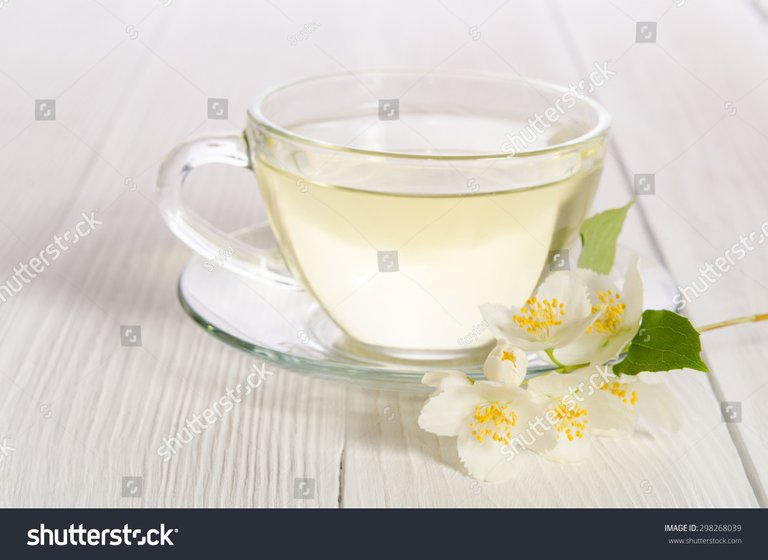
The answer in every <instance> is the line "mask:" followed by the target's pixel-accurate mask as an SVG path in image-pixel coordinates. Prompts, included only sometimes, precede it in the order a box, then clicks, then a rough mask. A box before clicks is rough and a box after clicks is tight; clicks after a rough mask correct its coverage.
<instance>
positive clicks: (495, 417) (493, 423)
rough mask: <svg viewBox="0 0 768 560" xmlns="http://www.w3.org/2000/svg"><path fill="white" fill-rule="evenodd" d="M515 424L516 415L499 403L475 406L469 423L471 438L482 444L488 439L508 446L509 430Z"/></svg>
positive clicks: (510, 436)
mask: <svg viewBox="0 0 768 560" xmlns="http://www.w3.org/2000/svg"><path fill="white" fill-rule="evenodd" d="M515 424H517V414H515V412H514V411H513V410H510V409H509V406H508V405H506V404H503V403H501V402H499V401H494V402H492V403H487V404H479V405H477V406H475V415H474V416H473V421H472V422H470V423H469V427H470V429H471V430H472V436H474V438H475V439H476V440H477V441H479V442H480V443H483V442H484V441H485V438H487V437H490V438H491V439H493V441H495V442H498V443H504V445H509V442H510V440H511V439H512V434H511V428H512V427H513V426H514V425H515Z"/></svg>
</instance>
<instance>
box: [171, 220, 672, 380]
mask: <svg viewBox="0 0 768 560" xmlns="http://www.w3.org/2000/svg"><path fill="white" fill-rule="evenodd" d="M235 236H236V237H237V238H238V239H241V240H243V241H245V242H246V243H251V244H253V245H257V246H260V247H266V248H270V247H271V248H274V247H275V246H274V238H273V236H272V233H271V230H270V228H269V225H268V224H266V223H262V224H258V225H254V226H251V227H248V228H246V229H243V230H241V231H239V232H236V233H235ZM274 250H275V251H276V249H274ZM629 252H630V251H629V250H628V249H626V248H623V247H619V250H618V251H617V255H616V266H615V270H616V271H620V273H621V274H623V271H624V270H625V269H626V262H627V259H628V255H629ZM219 258H220V259H226V255H221V256H220V257H219ZM641 268H642V276H643V281H644V285H645V294H644V295H645V306H646V308H649V309H672V308H673V297H674V296H675V294H677V287H676V285H675V282H674V281H673V279H672V277H671V276H670V274H669V272H668V271H667V270H666V269H665V268H664V267H663V266H661V265H660V264H659V263H657V262H655V261H653V260H651V259H649V258H647V257H643V258H642V261H641ZM617 274H618V272H617ZM621 274H618V275H617V276H616V277H615V278H614V280H616V281H617V283H618V284H619V285H621V282H622V278H621ZM178 296H179V301H180V302H181V306H182V307H183V308H184V310H185V311H186V312H187V313H188V314H189V316H190V317H192V319H194V320H195V321H196V322H197V323H198V324H199V325H200V326H201V327H203V328H204V329H205V330H206V331H208V332H209V333H210V334H212V335H213V336H215V337H216V338H218V339H220V340H222V341H224V342H226V343H227V344H229V345H231V346H234V347H235V348H239V349H241V350H244V351H245V352H248V353H249V354H252V355H253V356H256V357H257V358H259V359H262V360H264V361H266V362H269V363H271V364H273V365H275V366H277V367H280V368H285V369H289V370H291V371H295V372H297V373H301V374H305V375H311V376H314V377H320V378H324V379H330V380H333V381H340V382H343V383H350V384H354V385H358V386H363V387H367V388H371V389H380V390H395V391H422V390H429V388H428V387H425V386H423V385H422V384H421V377H422V376H423V375H424V372H426V371H430V370H436V369H461V370H462V371H465V372H467V373H468V374H470V375H471V376H473V377H481V376H482V362H483V360H484V357H485V355H486V354H487V352H488V350H490V347H489V348H487V349H482V350H480V351H478V352H476V354H475V355H469V354H468V355H465V356H463V357H462V358H461V359H458V358H457V359H454V360H450V361H439V362H438V361H432V362H424V361H422V362H416V361H409V360H407V359H404V358H392V357H387V356H381V355H378V356H376V355H372V354H369V353H367V352H365V351H362V349H361V347H360V346H359V345H358V344H356V343H355V342H354V341H352V340H350V339H349V337H347V336H346V335H345V334H344V333H343V332H342V331H341V329H339V328H338V327H337V326H336V325H335V324H334V323H333V322H332V321H331V320H330V318H329V317H328V316H327V315H326V314H325V312H324V311H323V310H322V309H321V308H320V307H319V306H318V305H317V304H316V303H315V302H314V301H313V300H312V298H311V297H310V296H309V295H308V294H307V293H306V292H305V291H303V290H301V289H296V288H291V287H285V286H281V285H276V284H271V283H267V282H260V281H254V280H250V279H246V278H244V277H242V276H239V275H237V274H235V273H232V272H229V271H228V270H225V269H224V268H223V267H221V266H220V263H219V262H217V260H216V259H214V260H211V261H206V260H205V259H203V258H202V257H195V258H193V259H192V260H191V261H190V262H189V264H187V266H186V267H185V268H184V270H183V271H182V273H181V277H180V278H179V285H178ZM529 358H530V365H529V369H528V374H529V375H536V374H540V373H544V372H546V371H549V370H550V369H551V366H550V365H549V364H547V363H545V362H544V361H542V360H541V359H540V358H538V356H536V355H534V354H531V355H530V356H529Z"/></svg>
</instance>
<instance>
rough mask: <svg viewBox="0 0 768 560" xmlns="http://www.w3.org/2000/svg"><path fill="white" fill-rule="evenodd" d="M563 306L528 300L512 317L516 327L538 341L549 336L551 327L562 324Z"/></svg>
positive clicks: (533, 299) (552, 301)
mask: <svg viewBox="0 0 768 560" xmlns="http://www.w3.org/2000/svg"><path fill="white" fill-rule="evenodd" d="M564 317H565V304H564V303H561V302H559V301H558V300H557V298H555V299H553V300H551V301H550V300H548V299H541V300H540V299H538V298H536V297H532V298H529V299H528V300H527V301H526V302H525V307H523V308H522V309H521V310H520V313H519V314H516V315H514V316H513V317H512V320H513V321H514V322H515V323H516V324H517V326H518V327H520V328H521V329H523V330H525V331H526V332H527V333H528V334H530V335H532V336H534V337H535V338H539V339H546V338H547V337H548V336H549V330H550V328H551V327H556V326H558V325H562V324H563V318H564Z"/></svg>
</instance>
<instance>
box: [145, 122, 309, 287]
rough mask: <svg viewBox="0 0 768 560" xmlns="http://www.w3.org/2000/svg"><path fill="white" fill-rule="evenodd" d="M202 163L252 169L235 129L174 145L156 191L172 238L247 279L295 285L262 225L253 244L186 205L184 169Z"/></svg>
mask: <svg viewBox="0 0 768 560" xmlns="http://www.w3.org/2000/svg"><path fill="white" fill-rule="evenodd" d="M207 163H225V164H227V165H232V166H234V167H244V168H247V169H252V166H251V160H250V157H249V155H248V146H247V144H246V142H245V139H244V138H243V134H242V133H240V132H228V133H222V134H206V135H203V136H199V137H197V138H193V139H191V140H188V141H186V142H184V143H183V144H179V145H178V146H176V147H175V148H174V149H173V150H172V151H171V152H170V153H169V154H168V155H167V156H166V157H165V159H164V160H163V163H162V164H161V166H160V171H159V173H158V178H157V190H158V193H159V195H160V205H161V207H162V211H163V216H164V217H165V221H166V222H167V223H168V227H170V228H171V231H173V233H174V234H176V236H177V237H178V238H179V239H181V240H182V241H183V242H184V243H186V244H187V245H189V246H190V247H191V248H192V249H194V250H195V251H197V252H198V253H200V254H201V255H202V256H203V257H205V258H206V259H207V262H208V263H210V266H221V267H222V268H226V269H227V270H231V271H232V272H236V273H237V274H241V275H243V276H246V277H248V278H253V279H257V280H263V281H267V282H269V283H272V284H279V285H281V286H285V287H287V288H294V289H300V285H299V283H298V282H297V281H296V279H295V278H294V277H293V276H291V274H290V272H288V269H287V267H286V265H285V261H284V260H283V258H282V256H281V255H280V251H279V250H278V249H277V245H276V243H275V241H274V236H273V235H272V234H271V231H270V230H268V226H265V228H264V229H263V230H260V231H258V232H256V234H258V235H257V236H255V241H256V243H257V244H249V243H245V242H243V241H241V240H240V239H237V238H235V237H233V236H232V235H229V234H227V233H225V232H223V231H221V230H219V229H217V228H216V227H214V226H213V225H212V224H210V223H209V222H207V221H206V220H205V219H203V218H202V217H201V216H200V215H198V214H197V213H196V212H194V211H193V210H190V209H189V208H187V207H186V205H185V204H184V202H183V197H182V190H183V189H182V187H183V185H184V180H185V179H186V178H187V175H189V172H190V171H192V170H193V169H196V168H198V167H200V166H202V165H205V164H207Z"/></svg>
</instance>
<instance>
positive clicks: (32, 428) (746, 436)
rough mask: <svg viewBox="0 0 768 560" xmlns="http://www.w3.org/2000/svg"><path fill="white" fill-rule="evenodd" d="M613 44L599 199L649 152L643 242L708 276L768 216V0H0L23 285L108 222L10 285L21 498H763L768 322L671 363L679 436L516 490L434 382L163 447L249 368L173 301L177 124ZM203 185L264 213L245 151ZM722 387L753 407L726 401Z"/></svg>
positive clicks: (182, 503)
mask: <svg viewBox="0 0 768 560" xmlns="http://www.w3.org/2000/svg"><path fill="white" fill-rule="evenodd" d="M313 22H315V23H313ZM639 22H640V23H641V24H642V22H656V23H657V28H656V36H655V42H636V39H637V37H638V35H637V33H638V32H639V33H641V36H642V37H643V38H648V40H650V38H651V37H652V35H648V33H649V32H650V31H649V30H650V28H648V27H645V28H641V29H640V31H638V23H639ZM316 24H319V26H318V25H316ZM307 25H309V27H312V28H315V29H314V30H313V31H312V32H311V33H308V34H305V35H303V36H302V39H303V40H301V41H298V42H297V41H296V37H295V35H296V34H297V33H299V32H300V31H301V30H302V29H304V28H305V26H307ZM291 36H294V37H293V40H292V39H290V37H291ZM292 43H295V44H292ZM605 61H609V63H610V66H611V68H612V69H613V70H614V71H615V72H616V74H615V76H613V77H612V78H611V79H610V81H609V82H608V83H606V84H605V85H604V86H602V87H601V88H599V89H598V90H597V91H596V92H595V97H596V98H598V99H599V100H600V101H601V102H602V103H603V104H605V106H606V107H607V108H608V109H609V111H610V112H611V113H612V115H613V117H614V136H613V140H612V148H611V153H610V156H609V159H608V162H607V169H606V172H605V174H604V178H603V181H602V185H601V189H600V193H599V200H598V202H597V205H596V209H601V208H605V207H610V206H616V205H618V204H621V203H623V202H625V201H626V200H628V199H629V198H630V196H632V194H633V189H634V187H633V177H634V175H635V174H639V173H652V174H654V175H655V191H656V193H655V194H654V195H647V196H641V197H640V202H639V204H638V205H637V206H636V209H635V210H634V211H633V213H632V216H631V218H630V220H629V222H628V224H627V226H626V228H625V233H624V237H623V238H622V240H623V242H625V243H627V244H630V245H632V246H633V247H636V248H638V249H640V250H642V251H645V252H646V253H648V254H652V255H655V256H656V257H657V258H658V259H660V260H662V261H663V262H664V263H666V265H667V266H668V267H669V268H670V269H671V271H672V272H673V274H674V276H675V279H676V281H677V282H678V283H679V284H680V285H688V284H690V283H691V282H693V281H695V280H696V279H697V278H698V277H699V275H700V272H699V267H700V266H705V265H706V263H707V262H712V261H714V259H715V258H716V257H718V256H721V255H723V254H724V252H725V251H726V249H727V248H729V247H731V246H732V245H733V244H734V243H737V242H738V241H739V236H740V235H748V234H749V232H751V231H757V230H759V229H760V227H761V226H762V224H763V223H764V222H765V221H766V220H768V186H766V185H767V183H766V177H768V157H767V156H768V104H767V103H766V99H767V97H768V4H766V2H765V1H764V0H754V1H749V0H744V1H728V2H726V1H720V2H717V1H705V0H689V1H684V0H678V1H677V2H672V1H671V0H658V1H649V2H643V3H638V2H630V1H628V0H612V1H609V0H587V1H583V2H568V1H564V0H560V1H552V2H538V1H537V2H533V1H515V0H512V1H503V0H494V1H487V2H484V1H483V2H472V3H469V2H458V1H454V0H442V1H434V2H433V1H418V2H417V1H414V0H401V1H394V2H384V1H374V2H342V1H327V2H314V3H310V2H300V1H291V2H279V3H278V1H277V0H265V1H260V2H245V1H241V2H236V1H225V2H203V1H199V0H195V1H193V0H184V1H181V0H177V1H171V0H167V1H165V2H158V1H157V0H143V1H138V0H136V1H131V2H128V1H127V0H124V1H120V0H99V1H92V0H77V1H71V2H66V3H65V2H54V1H53V0H50V1H45V2H43V1H41V2H37V1H29V0H24V1H22V0H3V1H0V101H1V103H0V193H2V197H0V233H2V235H0V276H2V277H0V282H4V281H5V280H6V279H8V278H11V276H12V275H13V268H14V266H16V265H17V264H18V263H19V262H25V263H26V262H29V260H30V258H31V257H33V256H35V255H37V254H39V253H40V251H41V250H44V249H45V248H46V246H48V245H49V244H50V243H52V242H53V240H54V235H60V234H61V233H62V232H64V231H67V230H70V229H72V228H73V227H74V226H75V224H76V223H77V222H78V221H79V220H80V219H81V214H82V213H83V212H85V213H86V214H88V213H90V212H91V211H95V212H96V216H97V218H98V219H99V220H101V221H102V222H103V224H102V225H100V226H98V227H97V228H96V230H95V231H93V232H91V234H90V235H89V236H88V237H86V238H82V239H80V240H79V242H78V243H77V244H76V245H73V246H72V247H71V248H70V249H69V250H68V251H66V252H63V253H62V254H61V256H60V258H58V259H57V260H55V261H54V262H52V263H51V265H50V266H49V267H47V268H46V269H45V270H44V271H43V272H42V273H40V274H38V275H37V278H35V279H34V280H33V281H31V282H29V283H28V284H25V285H24V287H23V289H22V290H21V291H20V292H19V293H16V294H14V295H13V296H12V297H9V298H7V301H5V302H3V303H0V444H2V445H3V447H2V448H0V449H2V451H0V506H62V507H73V506H79V507H83V506H106V507H139V506H146V507H162V506H171V507H202V506H206V507H241V506H247V507H264V506H267V507H313V506H321V507H357V506H406V507H410V506H438V507H440V506H503V507H551V506H587V507H595V506H599V507H603V506H618V507H635V506H639V507H646V506H657V507H683V506H693V507H699V506H702V507H708V506H715V507H726V506H730V507H756V506H765V505H767V504H768V498H767V497H766V486H768V435H766V434H768V374H766V367H765V364H766V362H767V361H768V327H765V326H763V325H751V326H744V327H738V328H734V329H732V330H729V331H717V332H713V333H708V334H706V335H704V338H703V342H704V347H705V359H706V360H707V361H708V362H709V364H710V365H711V367H712V370H713V372H712V374H710V375H704V374H700V373H695V372H683V373H680V374H679V375H674V376H673V380H672V386H673V389H674V391H675V393H676V394H677V396H678V397H679V399H680V401H681V403H682V406H683V408H684V411H685V415H686V419H687V422H686V425H685V427H684V429H683V430H682V431H681V432H679V433H675V434H668V433H664V432H659V431H655V430H643V431H641V432H640V433H638V434H637V435H636V436H635V437H633V438H631V439H627V440H621V441H607V442H601V443H599V444H598V445H597V446H596V449H595V453H594V454H593V456H592V458H591V459H590V460H589V461H588V462H586V463H584V464H581V465H578V466H561V465H557V464H550V463H544V462H541V463H540V464H538V465H537V466H535V467H527V468H526V469H523V470H521V472H520V473H519V476H518V477H517V478H516V479H514V480H512V481H510V482H509V483H506V484H498V485H485V484H480V483H477V482H474V481H472V480H471V479H470V478H468V477H467V476H465V475H464V474H463V472H462V470H461V468H460V465H459V464H458V460H457V456H456V449H455V443H454V441H453V440H449V439H446V440H441V439H438V438H436V437H434V436H432V435H430V434H427V433H424V432H422V431H420V430H419V428H418V427H417V426H416V417H417V414H418V411H419V408H420V405H421V401H422V398H423V397H421V396H418V395H401V394H393V393H383V392H371V391H364V390H361V389H354V388H349V387H345V386H342V385H336V384H333V383H328V382H323V381H318V380H313V379H308V378H305V377H300V376H298V375H295V374H293V373H290V372H280V374H279V375H275V376H272V377H269V378H268V379H267V380H266V381H265V382H264V383H263V384H262V386H261V387H260V388H259V389H258V390H257V391H255V392H254V393H253V394H252V395H250V396H249V397H248V398H247V399H245V400H243V402H242V403H240V404H239V405H238V406H237V407H236V408H235V409H234V410H232V411H231V412H229V413H228V414H226V415H225V416H224V417H223V418H222V419H221V420H220V421H219V422H217V423H216V424H215V425H213V426H211V427H210V428H209V429H207V430H205V431H204V432H203V433H202V434H201V435H200V436H198V437H197V438H195V439H194V440H193V441H192V442H190V443H189V444H188V445H187V446H186V447H185V448H184V449H182V450H181V451H180V452H179V453H177V454H176V455H175V456H174V457H173V458H172V460H170V461H168V462H163V461H162V459H161V458H160V457H159V456H158V454H157V452H156V450H157V448H158V447H159V446H160V445H162V440H163V438H164V437H167V436H169V435H171V434H173V433H174V432H176V431H177V430H178V429H179V428H181V427H182V423H183V422H184V420H185V419H186V418H187V417H188V416H190V415H191V414H193V413H196V412H197V413H199V412H200V411H202V410H204V409H205V408H206V407H207V406H209V405H210V403H212V402H213V401H214V400H216V399H218V398H219V397H221V396H222V395H223V394H224V392H225V390H226V388H227V387H231V386H234V385H235V384H236V383H240V382H242V381H243V379H244V378H245V377H246V376H247V375H248V373H249V372H250V371H251V367H252V365H253V363H254V359H253V358H252V357H250V356H247V355H245V354H243V353H240V352H238V351H236V350H234V349H232V348H229V347H227V346H225V345H224V344H222V343H220V342H218V341H216V340H214V339H213V338H212V337H210V336H209V335H208V334H206V333H205V332H203V330H201V329H200V328H199V327H198V326H197V325H195V324H194V323H193V322H192V321H191V320H189V319H188V318H187V316H186V315H185V314H184V312H183V311H182V310H181V308H180V307H179V305H178V303H177V300H176V294H175V290H176V282H177V278H178V274H179V271H180V270H181V268H182V266H183V265H184V263H185V262H186V261H187V260H188V259H189V258H190V257H191V252H190V251H189V250H188V249H187V248H186V247H185V246H184V245H182V243H181V242H179V241H177V240H176V238H174V237H173V235H172V234H171V233H170V232H169V231H168V230H167V229H166V227H165V225H164V223H163V221H162V219H161V218H160V215H159V213H158V211H157V208H156V206H155V202H154V179H155V175H156V171H157V165H158V161H159V160H160V158H161V157H162V156H163V155H164V154H165V153H166V152H167V151H168V150H169V149H170V148H171V147H172V146H173V145H174V144H176V143H177V142H179V141H180V140H182V139H183V138H185V137H187V136H189V135H191V134H192V133H195V132H203V131H212V130H227V129H233V128H240V127H241V126H242V124H243V122H244V112H245V109H246V107H247V106H248V104H249V102H250V100H251V98H252V97H253V96H254V95H256V94H257V93H259V92H261V91H262V90H264V88H266V87H268V86H271V85H274V84H278V83H282V82H286V81H290V80H293V79H298V78H300V77H303V76H306V75H310V74H318V73H325V72H338V71H346V70H351V69H361V68H366V67H373V68H376V67H414V66H416V67H423V68H427V69H437V68H440V69H445V68H473V69H478V70H489V71H496V72H508V73H512V74H517V73H520V74H522V75H527V76H533V77H538V78H542V79H545V80H549V81H554V82H559V83H563V84H568V83H575V82H578V80H579V79H582V78H584V77H585V76H586V75H587V74H588V73H589V71H590V70H591V69H592V67H593V65H594V64H595V63H602V62H605ZM209 97H211V98H226V99H228V120H213V119H208V118H207V112H206V102H207V98H209ZM36 99H54V100H55V102H56V105H55V111H56V112H55V120H36V119H35V100H36ZM50 107H51V105H48V108H50ZM46 115H47V116H48V117H50V116H51V113H50V112H48V111H46V110H45V106H44V107H42V108H41V112H39V113H38V117H41V118H44V117H45V116H46ZM222 183H227V184H228V187H227V188H218V187H217V188H208V187H210V186H211V185H221V184H222ZM190 192H191V196H192V198H193V201H194V204H196V205H197V206H199V208H201V209H203V210H204V213H205V214H206V215H207V216H209V217H211V218H212V219H213V220H214V221H215V223H217V224H219V225H220V226H221V227H223V228H229V229H235V228H237V227H241V226H244V225H247V224H248V223H251V222H253V221H254V219H255V217H256V213H257V207H258V201H257V198H256V197H257V195H256V193H255V189H254V183H253V179H252V177H250V175H249V174H248V173H245V172H240V171H238V170H233V169H223V168H217V167H209V168H206V169H204V170H201V171H199V172H197V173H196V174H195V175H194V177H192V179H191V188H190ZM766 262H768V244H761V245H757V246H755V248H754V250H752V251H751V252H749V253H748V254H747V255H746V257H745V258H744V259H743V260H741V261H739V262H738V263H737V265H736V266H734V268H733V270H732V271H731V272H729V273H728V274H725V275H723V276H722V278H720V279H718V280H717V281H716V282H714V283H713V284H711V285H710V286H708V289H707V290H706V291H705V292H704V293H702V294H701V295H700V296H699V297H697V298H696V299H695V300H694V301H693V302H692V303H691V304H690V305H689V306H688V307H687V309H686V311H687V313H688V314H689V316H690V317H691V319H692V320H693V321H694V323H696V324H705V323H708V322H712V321H716V320H720V319H724V318H728V317H733V316H739V315H745V314H747V313H751V312H756V311H764V310H767V309H768V265H766ZM121 325H139V326H140V327H141V337H142V345H141V346H133V347H131V346H123V345H122V344H121V337H120V327H121ZM723 401H727V402H735V403H738V406H740V408H741V421H740V422H734V423H725V422H723V418H722V415H721V402H723ZM732 410H733V409H732ZM125 476H137V477H142V484H141V487H139V484H138V483H135V484H133V485H131V484H128V486H127V487H125V488H124V487H123V486H124V484H125V483H124V481H123V477H125ZM297 478H302V479H312V480H313V482H311V483H309V484H310V485H313V487H314V488H313V491H312V492H310V494H311V495H312V497H311V498H309V499H297V497H296V493H295V489H296V485H297V482H296V479H297ZM306 488H310V486H307V487H306ZM126 490H127V492H125V491H126ZM131 492H133V497H124V496H123V494H124V493H127V494H128V495H129V496H130V495H131Z"/></svg>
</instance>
